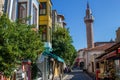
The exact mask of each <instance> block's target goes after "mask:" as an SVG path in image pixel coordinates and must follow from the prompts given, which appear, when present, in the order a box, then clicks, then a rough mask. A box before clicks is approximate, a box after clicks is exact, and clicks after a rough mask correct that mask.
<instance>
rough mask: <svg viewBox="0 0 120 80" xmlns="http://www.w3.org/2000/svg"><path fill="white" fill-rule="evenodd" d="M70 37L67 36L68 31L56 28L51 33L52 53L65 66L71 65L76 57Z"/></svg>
mask: <svg viewBox="0 0 120 80" xmlns="http://www.w3.org/2000/svg"><path fill="white" fill-rule="evenodd" d="M72 42H73V41H72V37H71V36H70V34H69V29H65V28H58V29H57V30H56V31H54V32H53V39H52V48H53V53H55V54H57V55H58V56H60V57H62V58H63V59H64V60H65V62H66V63H67V64H70V65H72V63H73V61H74V58H75V57H76V50H75V48H74V46H73V45H72Z"/></svg>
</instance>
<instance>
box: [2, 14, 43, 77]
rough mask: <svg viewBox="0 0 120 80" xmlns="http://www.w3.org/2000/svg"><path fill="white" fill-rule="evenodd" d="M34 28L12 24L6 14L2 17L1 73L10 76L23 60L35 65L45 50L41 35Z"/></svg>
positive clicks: (16, 23)
mask: <svg viewBox="0 0 120 80" xmlns="http://www.w3.org/2000/svg"><path fill="white" fill-rule="evenodd" d="M32 28H33V26H30V25H26V24H21V23H18V22H11V21H10V20H9V19H8V17H7V16H6V15H5V14H4V15H3V16H1V17H0V71H1V72H4V74H5V75H6V76H10V75H11V73H12V71H13V70H14V69H15V68H16V66H18V62H20V61H22V60H23V59H30V60H31V61H32V62H33V63H34V62H35V61H36V58H37V55H38V54H40V53H41V51H42V50H43V43H42V42H41V40H40V34H38V33H37V32H35V31H33V30H32Z"/></svg>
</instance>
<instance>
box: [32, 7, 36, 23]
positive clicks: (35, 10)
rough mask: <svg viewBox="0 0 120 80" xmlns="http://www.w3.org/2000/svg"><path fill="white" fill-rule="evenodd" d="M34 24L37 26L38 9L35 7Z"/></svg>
mask: <svg viewBox="0 0 120 80" xmlns="http://www.w3.org/2000/svg"><path fill="white" fill-rule="evenodd" d="M33 24H37V8H36V7H35V5H33Z"/></svg>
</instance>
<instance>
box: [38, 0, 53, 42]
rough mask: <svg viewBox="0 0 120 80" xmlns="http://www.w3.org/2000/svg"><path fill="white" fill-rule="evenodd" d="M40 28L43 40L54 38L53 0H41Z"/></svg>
mask: <svg viewBox="0 0 120 80" xmlns="http://www.w3.org/2000/svg"><path fill="white" fill-rule="evenodd" d="M39 2H40V12H39V29H43V31H42V36H41V37H42V40H43V41H44V42H51V40H52V37H51V36H52V2H51V0H39Z"/></svg>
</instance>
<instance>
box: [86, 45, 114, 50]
mask: <svg viewBox="0 0 120 80" xmlns="http://www.w3.org/2000/svg"><path fill="white" fill-rule="evenodd" d="M114 44H115V43H106V44H102V45H99V46H96V47H94V48H90V49H88V51H104V50H106V49H108V48H110V47H111V46H113V45H114Z"/></svg>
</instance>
